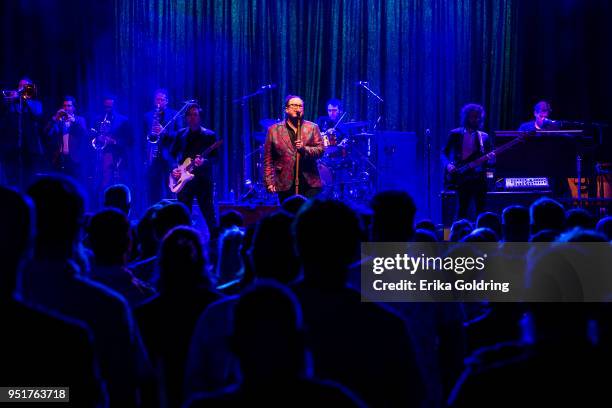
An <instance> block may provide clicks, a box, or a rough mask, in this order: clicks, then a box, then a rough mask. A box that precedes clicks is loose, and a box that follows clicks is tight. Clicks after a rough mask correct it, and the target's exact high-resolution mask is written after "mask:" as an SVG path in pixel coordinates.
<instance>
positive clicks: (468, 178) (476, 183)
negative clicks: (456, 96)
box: [443, 103, 495, 219]
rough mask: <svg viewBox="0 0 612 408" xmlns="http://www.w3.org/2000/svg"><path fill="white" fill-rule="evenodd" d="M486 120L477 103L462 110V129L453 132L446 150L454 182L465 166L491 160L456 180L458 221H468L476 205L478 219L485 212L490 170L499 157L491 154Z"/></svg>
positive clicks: (445, 155)
mask: <svg viewBox="0 0 612 408" xmlns="http://www.w3.org/2000/svg"><path fill="white" fill-rule="evenodd" d="M484 117H485V111H484V108H483V107H482V106H480V105H477V104H473V103H470V104H467V105H465V106H464V107H463V108H462V109H461V127H459V128H456V129H453V130H451V131H450V133H449V135H448V140H447V142H446V146H445V147H444V150H443V153H444V158H443V161H444V162H445V163H446V173H447V176H451V178H452V176H453V173H456V171H457V168H458V167H460V166H461V165H463V164H465V163H469V162H472V161H474V160H476V159H478V158H480V157H482V156H488V157H487V158H488V161H487V162H485V163H484V164H483V165H481V166H477V167H474V168H472V169H470V170H469V171H467V172H464V173H462V174H461V175H457V177H455V179H454V182H453V187H454V188H455V190H456V191H457V219H462V218H467V216H468V210H469V207H470V204H471V203H472V202H473V203H474V206H475V210H476V215H478V214H480V213H482V212H483V211H484V210H485V205H486V197H487V181H486V167H487V165H492V164H494V160H495V154H494V153H491V150H492V143H491V139H490V138H489V135H488V134H486V133H485V132H483V131H481V130H480V128H481V127H482V123H483V121H484ZM444 159H445V160H444ZM447 180H448V177H447Z"/></svg>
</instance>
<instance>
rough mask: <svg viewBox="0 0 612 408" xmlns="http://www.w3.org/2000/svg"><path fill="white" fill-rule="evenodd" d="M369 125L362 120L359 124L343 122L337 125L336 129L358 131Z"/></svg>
mask: <svg viewBox="0 0 612 408" xmlns="http://www.w3.org/2000/svg"><path fill="white" fill-rule="evenodd" d="M369 124H370V123H369V122H368V121H367V120H363V121H360V122H344V123H340V124H339V125H338V127H339V128H340V129H342V130H351V129H359V128H364V127H368V125H369Z"/></svg>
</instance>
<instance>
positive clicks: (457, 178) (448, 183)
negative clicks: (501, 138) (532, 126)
mask: <svg viewBox="0 0 612 408" xmlns="http://www.w3.org/2000/svg"><path fill="white" fill-rule="evenodd" d="M527 136H528V133H525V134H523V135H520V136H518V137H516V138H515V139H512V140H511V141H509V142H508V143H504V144H503V145H501V146H499V147H498V148H496V149H495V150H492V151H490V152H489V153H487V154H485V155H482V156H480V157H478V158H477V159H474V160H462V161H459V162H457V163H455V164H454V165H455V168H454V169H453V171H448V169H444V186H445V187H446V188H447V189H449V188H453V187H456V186H458V185H461V184H462V183H464V182H466V181H468V180H470V179H473V178H475V177H478V175H477V173H475V172H474V171H472V170H473V169H475V168H477V167H480V166H482V165H483V164H484V163H485V162H487V161H489V160H490V159H492V158H493V157H495V156H497V155H499V154H501V153H503V152H505V151H506V150H508V149H511V148H512V147H514V146H516V145H517V144H519V143H523V142H524V141H525V138H526V137H527Z"/></svg>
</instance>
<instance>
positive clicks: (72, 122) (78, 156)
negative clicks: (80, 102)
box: [45, 96, 88, 178]
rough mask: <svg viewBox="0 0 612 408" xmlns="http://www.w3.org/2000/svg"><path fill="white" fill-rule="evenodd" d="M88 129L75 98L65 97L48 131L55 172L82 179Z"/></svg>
mask: <svg viewBox="0 0 612 408" xmlns="http://www.w3.org/2000/svg"><path fill="white" fill-rule="evenodd" d="M86 129H87V124H86V122H85V118H83V117H82V116H78V115H77V114H76V100H75V99H74V97H72V96H66V97H64V102H63V104H62V107H61V108H60V109H59V110H58V111H57V112H56V113H55V115H53V117H52V118H51V121H50V122H49V124H48V125H47V129H46V130H47V131H46V133H47V138H46V142H47V143H45V145H46V146H47V150H48V152H49V153H50V156H51V157H50V163H51V167H52V168H53V169H54V170H56V171H59V172H62V173H66V174H69V175H71V176H73V177H75V178H80V176H81V175H82V172H81V171H80V170H81V163H82V162H83V161H84V160H85V156H86V154H87V143H88V140H87V131H86Z"/></svg>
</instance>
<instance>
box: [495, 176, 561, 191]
mask: <svg viewBox="0 0 612 408" xmlns="http://www.w3.org/2000/svg"><path fill="white" fill-rule="evenodd" d="M501 187H502V188H503V189H504V190H548V189H549V188H550V185H549V183H548V177H508V178H506V179H504V181H503V183H501Z"/></svg>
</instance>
